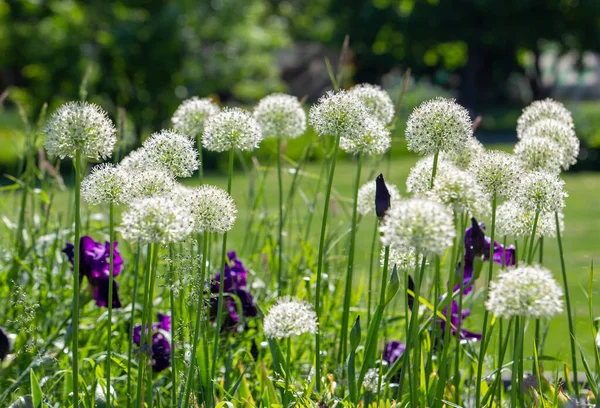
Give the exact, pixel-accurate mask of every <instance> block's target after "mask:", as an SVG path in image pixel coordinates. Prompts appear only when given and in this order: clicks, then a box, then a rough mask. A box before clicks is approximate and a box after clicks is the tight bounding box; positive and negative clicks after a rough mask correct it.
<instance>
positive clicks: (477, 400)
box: [475, 192, 497, 407]
mask: <svg viewBox="0 0 600 408" xmlns="http://www.w3.org/2000/svg"><path fill="white" fill-rule="evenodd" d="M496 205H497V196H496V192H494V193H493V196H492V226H491V232H490V243H491V244H490V261H489V262H488V263H489V268H488V276H487V280H486V282H485V285H486V298H487V292H488V291H489V285H490V281H491V280H492V273H493V271H494V259H493V258H494V257H493V251H494V239H495V238H496V237H495V232H496ZM489 315H490V312H489V311H488V310H487V308H486V309H485V310H484V312H483V330H482V333H481V344H480V346H479V357H478V359H477V377H476V379H475V382H476V385H475V406H476V407H479V406H481V405H480V402H481V381H483V360H484V357H485V351H486V348H487V345H488V343H489V342H488V341H486V338H487V337H486V336H487V331H488V319H489Z"/></svg>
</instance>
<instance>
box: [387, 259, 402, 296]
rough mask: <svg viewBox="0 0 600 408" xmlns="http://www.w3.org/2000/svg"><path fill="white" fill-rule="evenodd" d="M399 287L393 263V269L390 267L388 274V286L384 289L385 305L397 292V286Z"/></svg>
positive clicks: (396, 271)
mask: <svg viewBox="0 0 600 408" xmlns="http://www.w3.org/2000/svg"><path fill="white" fill-rule="evenodd" d="M399 287H400V280H399V279H398V269H397V268H396V265H394V269H392V273H391V275H390V280H389V282H388V286H387V288H386V291H385V304H386V305H387V304H388V303H390V302H391V301H392V299H393V298H394V296H396V293H397V292H398V288H399Z"/></svg>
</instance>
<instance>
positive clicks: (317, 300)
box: [315, 135, 340, 392]
mask: <svg viewBox="0 0 600 408" xmlns="http://www.w3.org/2000/svg"><path fill="white" fill-rule="evenodd" d="M339 146H340V136H339V135H338V136H336V137H335V141H334V146H333V155H332V157H331V168H330V169H329V180H328V182H327V190H326V192H325V202H324V203H323V220H322V221H321V237H320V239H319V256H318V260H317V283H316V291H315V312H316V314H317V320H318V321H320V318H321V281H322V279H323V276H322V275H323V259H324V257H325V237H326V230H327V215H328V213H329V200H330V198H331V188H332V187H333V175H334V174H335V163H336V159H337V153H338V150H339ZM315 379H316V391H317V392H320V391H321V329H320V328H317V332H316V333H315Z"/></svg>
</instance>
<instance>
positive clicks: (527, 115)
mask: <svg viewBox="0 0 600 408" xmlns="http://www.w3.org/2000/svg"><path fill="white" fill-rule="evenodd" d="M544 119H555V120H558V121H560V122H562V123H564V124H565V125H567V126H569V127H571V128H572V127H573V117H572V116H571V112H569V110H568V109H567V108H565V106H564V105H563V104H562V103H560V102H558V101H555V100H554V99H551V98H547V99H544V100H541V101H534V102H532V103H531V105H529V106H528V107H526V108H525V109H523V113H522V114H521V116H520V117H519V119H518V120H517V136H518V137H519V138H522V137H523V133H524V132H525V130H526V129H527V128H528V127H529V126H531V125H533V124H534V123H536V122H538V121H540V120H544Z"/></svg>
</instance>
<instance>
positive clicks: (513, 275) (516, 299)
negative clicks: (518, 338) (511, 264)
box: [485, 265, 563, 319]
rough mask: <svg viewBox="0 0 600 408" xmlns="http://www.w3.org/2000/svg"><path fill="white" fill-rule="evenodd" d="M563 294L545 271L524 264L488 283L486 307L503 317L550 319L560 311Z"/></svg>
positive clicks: (549, 273) (550, 274)
mask: <svg viewBox="0 0 600 408" xmlns="http://www.w3.org/2000/svg"><path fill="white" fill-rule="evenodd" d="M562 295H563V291H562V288H561V287H560V286H559V285H558V284H557V283H556V281H555V280H554V278H553V277H552V273H551V272H550V271H549V270H548V269H546V268H543V267H541V266H529V265H524V266H520V267H518V268H516V269H509V270H505V271H504V272H501V273H500V275H499V276H498V278H497V279H496V280H494V281H492V282H491V283H490V289H489V295H488V299H487V301H486V303H485V307H486V308H487V310H489V311H490V312H492V313H493V314H494V315H496V316H498V317H502V318H511V317H515V316H522V317H532V318H535V319H542V318H551V317H553V316H554V315H556V314H557V313H560V312H562V310H563V302H562Z"/></svg>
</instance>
